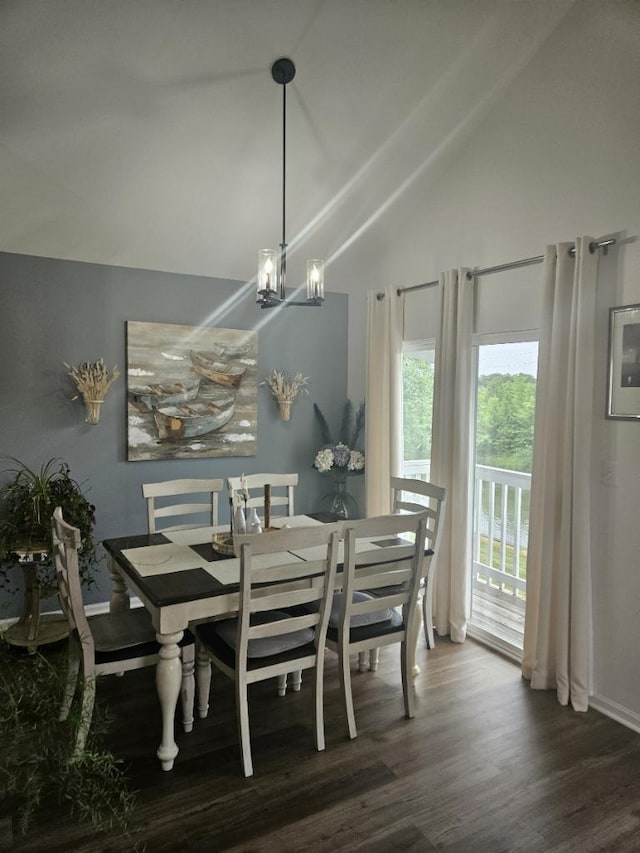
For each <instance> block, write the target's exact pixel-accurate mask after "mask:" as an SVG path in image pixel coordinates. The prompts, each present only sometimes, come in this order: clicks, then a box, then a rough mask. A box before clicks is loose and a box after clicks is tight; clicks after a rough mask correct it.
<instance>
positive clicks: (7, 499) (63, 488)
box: [0, 459, 97, 588]
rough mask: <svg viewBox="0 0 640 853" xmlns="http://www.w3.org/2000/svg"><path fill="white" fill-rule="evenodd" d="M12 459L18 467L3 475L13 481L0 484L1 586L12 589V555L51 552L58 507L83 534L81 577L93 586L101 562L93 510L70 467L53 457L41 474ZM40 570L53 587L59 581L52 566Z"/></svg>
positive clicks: (80, 555) (49, 564)
mask: <svg viewBox="0 0 640 853" xmlns="http://www.w3.org/2000/svg"><path fill="white" fill-rule="evenodd" d="M12 461H13V462H14V463H15V466H14V467H12V468H9V469H7V470H6V471H5V473H7V474H11V475H12V477H11V479H9V480H8V481H7V482H6V483H5V484H4V485H2V486H0V588H2V587H3V586H8V585H9V579H8V575H7V569H8V568H9V567H12V566H13V565H15V559H14V558H13V557H12V552H13V551H14V550H15V549H16V548H18V547H22V548H25V549H29V548H31V547H33V549H34V550H36V549H37V548H43V549H44V550H45V551H47V552H48V553H52V552H53V543H52V539H51V516H52V515H53V511H54V509H55V508H56V507H57V506H61V507H62V513H63V515H64V518H65V521H67V522H69V524H72V525H73V526H74V527H77V528H78V529H79V530H80V538H81V545H80V550H79V565H80V575H81V578H82V580H83V582H85V583H90V582H91V580H92V576H91V571H92V569H93V568H94V567H95V565H96V563H97V554H96V544H95V542H94V540H93V527H94V525H95V515H94V513H95V507H94V506H93V504H91V503H89V501H88V500H87V498H86V497H85V496H84V495H83V493H82V489H81V487H80V485H79V484H78V483H77V482H76V481H75V480H74V479H73V477H72V476H71V472H70V469H69V466H68V465H67V463H66V462H64V461H63V460H62V459H50V460H49V461H48V462H47V463H46V464H44V465H43V466H42V467H41V468H40V470H39V471H32V470H31V469H29V468H27V466H26V465H25V464H24V463H22V462H20V461H19V460H17V459H13V460H12ZM39 569H40V570H41V572H42V577H43V580H44V581H46V582H48V583H51V582H52V581H53V578H54V577H55V573H54V571H53V564H52V562H51V561H45V562H43V563H42V564H40V565H39Z"/></svg>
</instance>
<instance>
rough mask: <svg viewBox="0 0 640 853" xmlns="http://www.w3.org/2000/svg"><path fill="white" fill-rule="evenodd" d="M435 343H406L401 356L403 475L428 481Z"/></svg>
mask: <svg viewBox="0 0 640 853" xmlns="http://www.w3.org/2000/svg"><path fill="white" fill-rule="evenodd" d="M434 362H435V343H430V342H425V341H415V342H411V343H405V346H404V352H403V356H402V419H403V452H402V459H403V476H405V477H416V478H418V479H420V480H428V479H429V472H430V469H431V423H432V414H433V374H434Z"/></svg>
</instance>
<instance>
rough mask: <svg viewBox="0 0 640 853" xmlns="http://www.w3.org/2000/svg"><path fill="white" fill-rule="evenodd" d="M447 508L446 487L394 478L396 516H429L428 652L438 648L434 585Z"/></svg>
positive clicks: (425, 579)
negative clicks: (424, 514) (412, 514)
mask: <svg viewBox="0 0 640 853" xmlns="http://www.w3.org/2000/svg"><path fill="white" fill-rule="evenodd" d="M446 504H447V492H446V489H445V488H444V487H443V486H437V485H436V484H435V483H429V482H425V481H424V480H416V479H413V478H410V477H391V506H392V512H394V513H407V512H426V514H427V529H426V535H425V549H427V550H429V551H431V552H432V553H431V554H429V555H427V557H426V559H425V563H424V569H425V575H424V577H423V579H422V623H423V625H424V638H425V642H426V644H427V648H428V649H432V648H434V646H435V637H434V633H433V585H434V580H435V573H436V568H437V563H438V561H437V556H438V546H439V544H440V537H441V531H442V524H443V519H444V513H445V509H446Z"/></svg>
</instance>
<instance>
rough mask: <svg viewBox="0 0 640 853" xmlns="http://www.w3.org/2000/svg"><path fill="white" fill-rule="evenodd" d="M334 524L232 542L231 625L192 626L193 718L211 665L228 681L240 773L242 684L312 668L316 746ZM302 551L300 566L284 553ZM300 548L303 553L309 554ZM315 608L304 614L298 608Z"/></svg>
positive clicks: (246, 739)
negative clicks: (234, 588)
mask: <svg viewBox="0 0 640 853" xmlns="http://www.w3.org/2000/svg"><path fill="white" fill-rule="evenodd" d="M338 542H339V525H338V524H324V525H321V526H318V527H307V528H292V529H288V530H282V531H279V532H273V533H269V534H260V535H255V534H253V535H251V534H250V535H244V536H237V537H236V545H237V548H238V550H239V554H240V593H239V611H238V616H237V618H234V619H228V620H225V621H223V622H205V623H202V624H200V625H198V626H197V627H196V639H197V661H198V663H197V685H198V714H199V716H200V717H206V716H207V714H208V712H209V691H210V686H211V662H212V661H213V663H214V664H215V666H216V668H217V669H219V670H220V671H221V672H223V673H224V674H225V675H226V676H228V677H229V678H231V679H232V680H233V681H234V682H235V694H236V714H237V718H238V730H239V736H240V749H241V758H242V772H243V773H244V775H245V776H251V775H253V763H252V759H251V741H250V732H249V705H248V696H247V690H248V686H249V684H253V683H255V682H258V681H264V680H265V679H268V678H273V677H277V676H281V675H285V674H286V673H287V672H290V671H291V670H303V669H309V668H315V678H314V680H313V702H314V708H315V728H314V738H315V745H316V749H318V750H319V751H320V750H323V749H324V745H325V741H324V709H323V680H324V648H325V638H326V632H327V622H328V618H329V602H330V600H331V597H332V594H333V589H334V583H335V576H336V561H337V553H338ZM301 549H302V550H305V551H306V554H305V559H300V558H298V557H296V556H294V554H293V553H291V552H296V551H299V550H301ZM307 549H311V550H310V551H309V550H307ZM312 602H315V603H316V604H317V608H316V610H315V611H314V612H309V611H308V610H307V609H306V606H307V605H309V604H311V603H312Z"/></svg>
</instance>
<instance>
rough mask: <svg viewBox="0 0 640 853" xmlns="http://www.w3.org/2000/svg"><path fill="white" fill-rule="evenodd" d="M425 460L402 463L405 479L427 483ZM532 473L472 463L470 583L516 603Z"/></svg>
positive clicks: (521, 588)
mask: <svg viewBox="0 0 640 853" xmlns="http://www.w3.org/2000/svg"><path fill="white" fill-rule="evenodd" d="M430 468H431V460H429V459H412V460H410V461H407V462H405V463H404V466H403V475H404V476H405V477H415V478H416V479H420V480H428V478H429V472H430ZM530 492H531V474H525V473H522V472H520V471H508V470H505V469H503V468H492V467H490V466H488V465H476V469H475V494H474V523H473V542H472V555H473V579H474V582H479V583H481V584H485V585H487V586H489V587H491V588H493V589H494V590H497V591H500V592H501V593H503V594H505V595H508V596H509V597H512V598H514V599H517V600H519V601H524V599H525V595H526V588H527V580H526V552H527V544H528V534H529V521H528V519H529V496H530Z"/></svg>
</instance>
